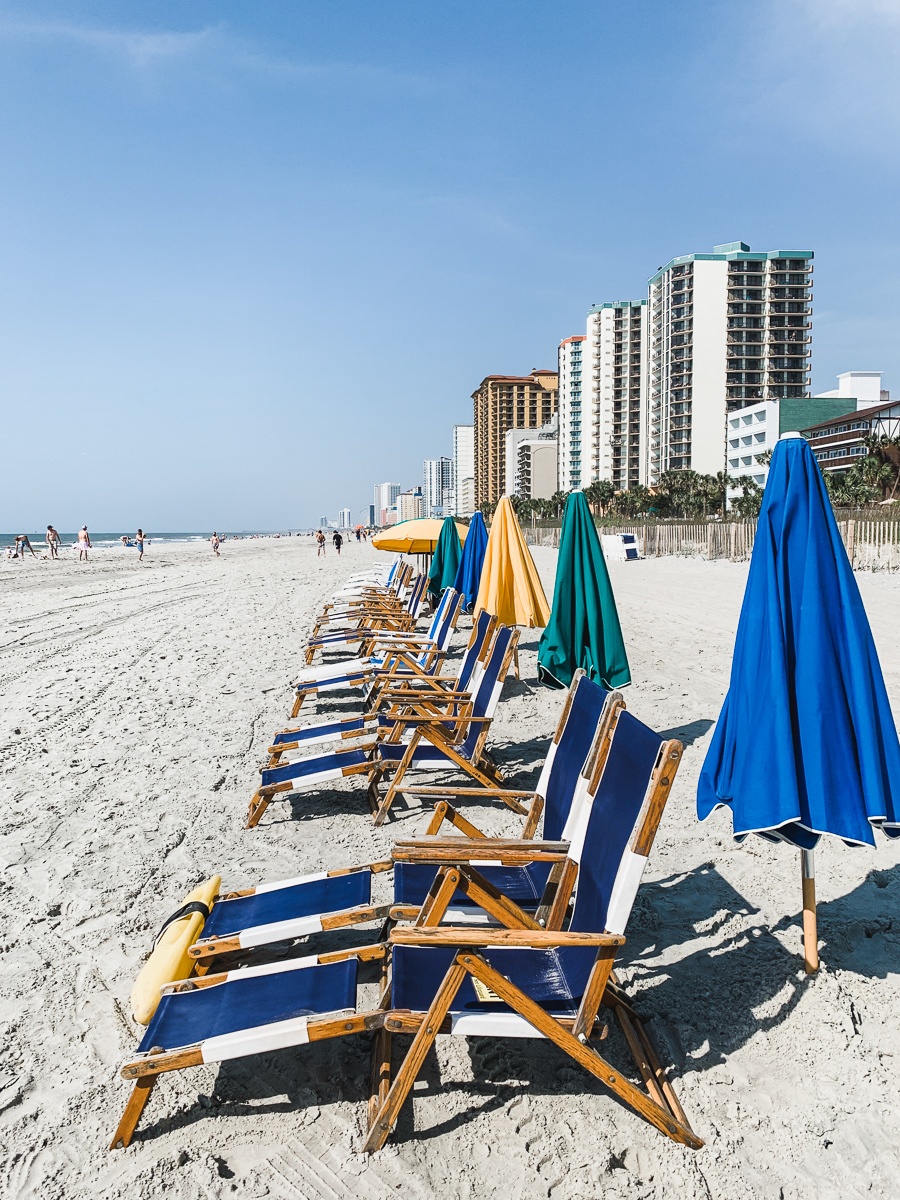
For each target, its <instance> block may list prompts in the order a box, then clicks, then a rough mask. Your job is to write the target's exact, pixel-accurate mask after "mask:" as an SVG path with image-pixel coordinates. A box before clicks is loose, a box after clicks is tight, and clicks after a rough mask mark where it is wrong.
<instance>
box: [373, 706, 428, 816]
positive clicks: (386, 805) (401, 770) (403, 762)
mask: <svg viewBox="0 0 900 1200" xmlns="http://www.w3.org/2000/svg"><path fill="white" fill-rule="evenodd" d="M420 740H421V734H420V733H419V730H418V729H416V730H415V731H414V732H413V735H412V737H411V738H410V739H409V745H408V746H407V748H406V751H405V753H404V755H403V757H402V758H401V759H400V762H399V763H398V764H397V770H396V771H395V772H394V775H393V778H392V779H391V784H390V787H389V788H388V790H387V792H386V793H385V797H384V799H383V800H382V801H381V803H380V804H379V805H378V806H377V808H376V809H375V814H374V815H375V824H376V825H383V824H384V821H385V819H386V817H387V815H388V813H389V812H390V809H391V805H392V804H393V803H394V797H395V796H396V795H397V788H398V787H399V786H400V784H401V782H402V781H403V776H404V775H405V774H406V771H407V768H408V767H409V764H410V763H411V762H412V760H413V758H414V757H415V754H416V747H417V746H418V744H419V741H420ZM376 796H377V789H376Z"/></svg>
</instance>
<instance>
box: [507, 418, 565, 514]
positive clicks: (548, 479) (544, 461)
mask: <svg viewBox="0 0 900 1200" xmlns="http://www.w3.org/2000/svg"><path fill="white" fill-rule="evenodd" d="M558 415H559V414H557V416H556V417H554V418H553V420H552V421H549V422H548V423H547V424H546V425H544V426H543V427H542V428H541V429H538V430H537V431H535V430H533V429H507V431H506V446H505V453H504V458H505V460H506V478H505V485H504V489H503V490H504V492H505V494H506V495H507V496H519V497H521V499H523V500H549V499H550V497H551V496H553V495H554V493H555V492H557V491H558V490H559V478H558V472H559V466H558V448H559V440H558V437H557V418H558Z"/></svg>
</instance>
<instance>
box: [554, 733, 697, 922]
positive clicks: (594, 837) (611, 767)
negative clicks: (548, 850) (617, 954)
mask: <svg viewBox="0 0 900 1200" xmlns="http://www.w3.org/2000/svg"><path fill="white" fill-rule="evenodd" d="M681 751H682V746H681V743H680V742H676V741H663V740H662V738H660V736H659V735H658V734H656V733H654V732H653V730H652V729H649V728H648V727H647V726H646V725H643V724H642V723H641V722H640V721H639V720H638V719H637V718H636V717H634V716H632V715H631V713H627V712H622V713H620V714H619V717H618V722H617V725H616V729H615V733H614V734H613V736H612V739H611V742H610V745H609V750H608V754H607V755H606V759H605V762H604V763H603V765H602V768H601V769H599V770H598V773H597V775H596V776H595V778H594V779H593V780H592V781H591V785H590V789H589V792H590V797H589V804H588V805H587V806H586V814H585V817H586V819H584V820H582V821H580V822H579V828H578V829H577V830H576V831H574V832H573V834H572V841H571V846H570V849H569V857H570V859H572V860H574V861H575V862H576V863H577V864H578V876H577V884H576V889H575V908H574V911H573V913H572V922H571V926H570V928H571V929H573V930H575V931H579V930H580V931H582V932H591V933H599V932H606V933H616V934H620V933H624V932H625V926H626V924H627V923H628V917H629V915H630V913H631V908H632V905H633V904H634V898H635V896H636V895H637V889H638V887H639V885H640V882H641V877H642V876H643V873H644V868H645V867H646V865H647V858H648V856H649V854H650V848H651V846H652V845H653V839H654V837H655V836H656V830H657V828H658V827H659V822H660V818H661V817H662V813H663V809H664V807H665V803H666V800H667V798H668V794H669V790H670V789H671V785H672V781H673V779H674V777H675V774H676V772H677V770H678V765H679V762H680V760H681Z"/></svg>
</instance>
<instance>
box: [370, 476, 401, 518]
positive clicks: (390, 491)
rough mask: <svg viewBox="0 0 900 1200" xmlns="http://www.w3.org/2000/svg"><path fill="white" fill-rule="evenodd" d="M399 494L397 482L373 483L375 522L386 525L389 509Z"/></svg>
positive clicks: (393, 505)
mask: <svg viewBox="0 0 900 1200" xmlns="http://www.w3.org/2000/svg"><path fill="white" fill-rule="evenodd" d="M399 495H400V484H399V483H376V484H375V524H376V525H387V524H388V523H389V522H388V517H389V513H390V510H391V509H392V508H394V507H395V504H396V500H397V497H398V496H399Z"/></svg>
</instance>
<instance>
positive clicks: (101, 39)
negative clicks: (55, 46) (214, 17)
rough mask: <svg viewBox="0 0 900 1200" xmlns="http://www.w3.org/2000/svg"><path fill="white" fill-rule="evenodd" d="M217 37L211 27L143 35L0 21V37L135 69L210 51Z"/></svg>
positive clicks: (218, 32) (18, 20)
mask: <svg viewBox="0 0 900 1200" xmlns="http://www.w3.org/2000/svg"><path fill="white" fill-rule="evenodd" d="M221 36H222V34H221V29H220V28H218V27H213V26H209V27H207V28H204V29H199V30H190V31H187V32H180V31H179V32H174V31H165V32H162V33H144V32H138V31H133V30H123V29H99V28H96V27H91V26H86V25H76V24H72V23H71V22H67V21H32V20H26V19H21V18H16V17H5V18H3V19H2V20H0V37H5V38H10V39H11V38H17V39H25V40H31V41H48V42H49V41H57V42H60V41H63V42H66V41H67V42H72V43H74V44H76V45H82V46H87V47H89V48H91V49H93V50H96V51H98V52H100V53H104V54H113V55H116V56H118V57H120V58H124V59H126V60H127V61H128V62H130V63H131V64H132V65H133V66H135V67H146V66H149V65H151V64H153V63H158V62H162V61H164V60H166V59H173V58H185V57H187V56H189V55H192V54H196V53H198V52H199V51H202V50H205V49H208V48H210V46H211V45H213V44H214V43H215V42H216V41H220V40H221Z"/></svg>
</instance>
